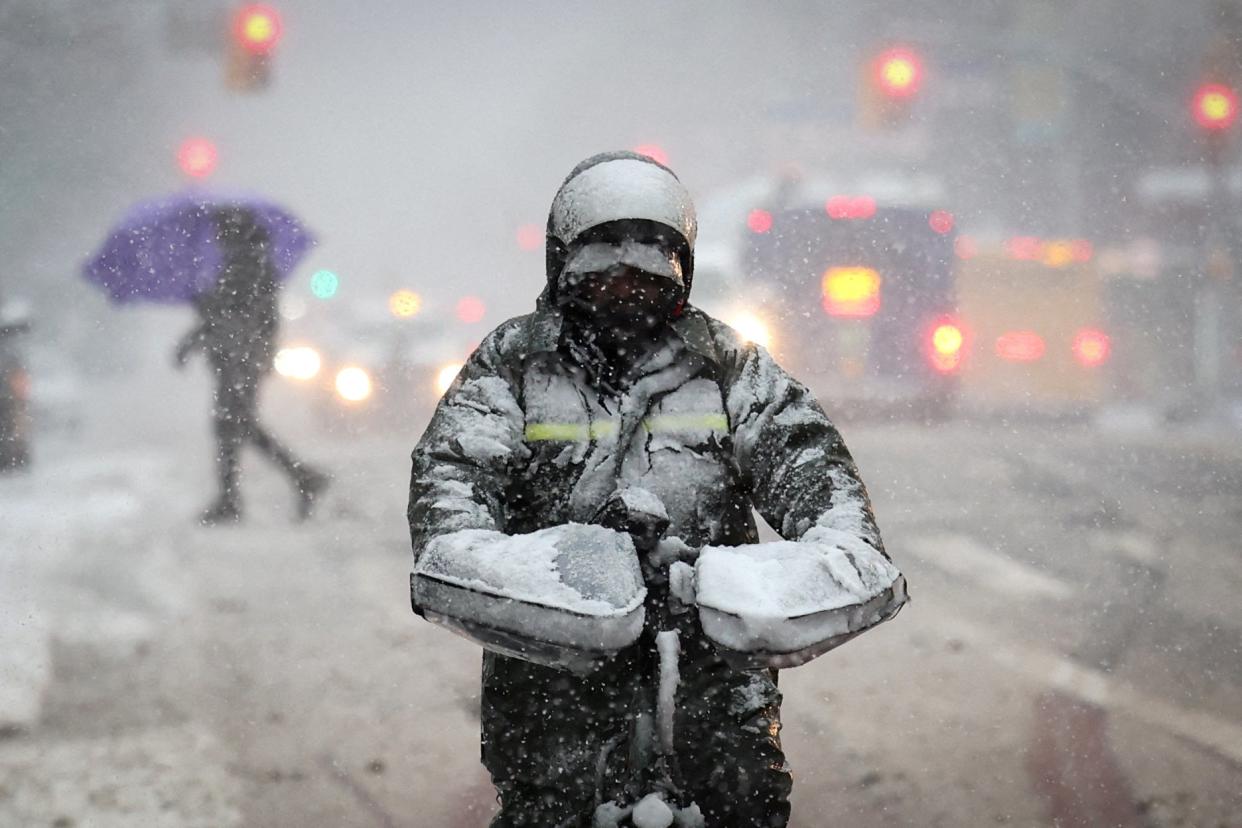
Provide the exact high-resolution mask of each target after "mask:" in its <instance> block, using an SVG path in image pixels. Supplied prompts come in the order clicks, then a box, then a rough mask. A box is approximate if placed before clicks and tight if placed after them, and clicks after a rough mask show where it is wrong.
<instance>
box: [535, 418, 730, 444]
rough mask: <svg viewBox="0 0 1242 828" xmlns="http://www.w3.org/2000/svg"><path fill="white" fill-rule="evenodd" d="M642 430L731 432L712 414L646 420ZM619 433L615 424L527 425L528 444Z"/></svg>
mask: <svg viewBox="0 0 1242 828" xmlns="http://www.w3.org/2000/svg"><path fill="white" fill-rule="evenodd" d="M643 426H644V427H645V428H646V429H647V431H649V432H651V433H653V434H667V433H673V432H679V431H728V430H729V420H728V418H727V417H725V415H724V414H721V413H712V414H658V415H656V416H654V417H648V418H646V419H645V420H643ZM616 433H617V422H616V420H596V421H595V422H593V423H591V424H590V425H589V426H588V425H586V424H585V423H527V424H526V432H525V436H526V442H528V443H539V442H566V443H584V442H586V441H587V440H598V439H600V438H601V437H610V436H613V435H615V434H616Z"/></svg>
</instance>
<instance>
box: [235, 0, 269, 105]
mask: <svg viewBox="0 0 1242 828" xmlns="http://www.w3.org/2000/svg"><path fill="white" fill-rule="evenodd" d="M281 33H282V25H281V20H280V13H279V12H277V11H276V9H274V8H272V7H271V6H268V5H264V4H262V3H249V4H246V5H244V6H240V7H238V8H237V10H236V11H235V12H234V13H233V18H232V22H231V26H230V30H229V55H228V66H227V68H226V72H225V81H226V83H227V85H228V87H229V88H230V89H235V90H237V91H239V92H256V91H258V90H260V89H264V88H266V87H267V86H268V84H269V83H271V80H272V54H273V52H274V51H275V49H276V44H277V43H279V42H280V36H281Z"/></svg>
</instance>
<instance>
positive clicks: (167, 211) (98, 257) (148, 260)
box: [82, 191, 315, 304]
mask: <svg viewBox="0 0 1242 828" xmlns="http://www.w3.org/2000/svg"><path fill="white" fill-rule="evenodd" d="M228 207H243V208H245V209H247V210H250V211H252V212H253V213H254V216H255V219H256V220H257V221H258V223H259V225H260V226H262V227H263V229H264V230H266V231H267V236H268V242H267V248H268V253H269V255H270V256H271V258H272V263H273V264H274V265H275V268H276V278H277V279H280V280H284V279H287V278H289V275H290V274H291V273H293V269H294V267H295V266H296V265H297V263H298V262H299V261H301V259H302V257H303V256H304V255H305V254H306V251H307V250H309V249H310V247H311V245H313V244H314V243H315V239H314V236H312V235H311V233H310V231H308V230H307V229H306V228H305V227H304V226H303V225H302V223H301V222H300V221H298V219H296V218H294V216H293V215H292V214H291V213H289V212H288V211H286V210H285V209H284V208H283V207H280V206H278V205H276V204H273V203H271V202H269V201H265V200H263V199H258V198H250V197H245V198H229V197H225V196H220V195H218V194H211V193H204V192H198V191H190V192H184V193H178V194H176V195H172V196H167V197H165V198H160V199H154V200H152V201H144V202H142V203H140V204H138V205H136V206H135V207H134V208H133V209H131V210H130V211H129V213H128V214H127V215H126V216H125V218H124V220H123V221H122V222H121V223H120V224H119V225H118V226H117V227H116V228H115V229H114V230H113V231H112V232H111V233H110V234H109V235H108V238H107V240H106V241H105V242H104V243H103V245H102V246H101V247H100V248H99V252H98V253H96V254H95V255H94V256H93V257H91V259H90V260H89V261H88V262H87V263H86V264H85V265H84V266H83V267H82V275H83V276H84V277H85V278H86V280H87V281H88V282H91V283H92V284H96V285H99V286H100V287H102V288H103V289H104V290H105V291H107V292H108V296H109V298H111V299H112V301H114V302H118V303H130V302H161V303H167V304H175V303H183V302H189V301H191V300H192V299H193V298H194V297H196V296H198V295H200V294H202V293H205V292H207V291H210V290H211V289H212V288H214V287H215V285H216V280H217V278H218V277H219V274H220V268H221V266H222V264H223V257H222V254H221V251H220V248H219V246H218V245H217V243H216V239H217V236H218V231H217V228H216V222H215V211H216V210H218V209H221V208H228Z"/></svg>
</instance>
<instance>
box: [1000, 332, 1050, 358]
mask: <svg viewBox="0 0 1242 828" xmlns="http://www.w3.org/2000/svg"><path fill="white" fill-rule="evenodd" d="M1044 350H1045V346H1044V338H1043V337H1042V336H1040V335H1039V334H1037V333H1035V332H1034V331H1009V332H1007V333H1003V334H1001V335H1000V336H999V337H997V339H996V355H997V356H998V357H1000V358H1001V359H1007V360H1009V361H1010V362H1034V361H1035V360H1037V359H1039V358H1040V357H1041V356H1043V355H1044Z"/></svg>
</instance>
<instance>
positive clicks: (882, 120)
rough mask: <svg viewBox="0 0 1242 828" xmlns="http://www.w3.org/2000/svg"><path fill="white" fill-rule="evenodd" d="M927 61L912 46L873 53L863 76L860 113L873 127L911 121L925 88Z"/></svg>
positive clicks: (870, 126)
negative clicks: (914, 105)
mask: <svg viewBox="0 0 1242 828" xmlns="http://www.w3.org/2000/svg"><path fill="white" fill-rule="evenodd" d="M923 76H924V70H923V60H922V58H921V57H920V56H919V54H918V52H916V51H915V50H914V49H911V48H910V47H908V46H893V47H890V48H887V49H883V50H881V51H880V52H878V53H876V54H875V55H873V56H871V57H870V59H869V60H868V61H867V64H866V66H865V67H863V70H862V72H861V73H860V78H859V116H860V122H861V125H862V126H863V127H864V128H866V129H869V130H882V129H894V128H896V127H900V126H903V125H905V124H906V123H908V122H909V119H910V110H911V108H912V107H913V104H914V101H915V100H916V99H917V98H918V95H919V92H920V90H921V89H922V88H923Z"/></svg>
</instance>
